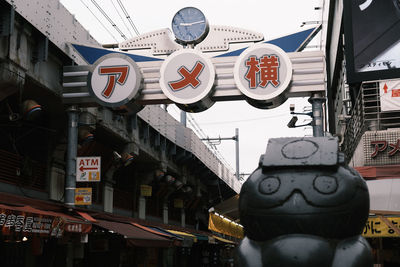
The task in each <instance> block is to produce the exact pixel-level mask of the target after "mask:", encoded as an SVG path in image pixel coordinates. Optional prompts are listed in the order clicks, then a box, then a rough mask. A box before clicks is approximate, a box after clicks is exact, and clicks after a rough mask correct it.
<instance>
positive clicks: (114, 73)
mask: <svg viewBox="0 0 400 267" xmlns="http://www.w3.org/2000/svg"><path fill="white" fill-rule="evenodd" d="M141 79H142V75H141V73H140V71H139V68H138V66H137V65H136V63H135V61H133V60H132V59H131V58H130V57H128V56H126V55H123V54H118V53H112V54H108V55H105V56H103V57H101V58H99V59H98V60H97V61H96V62H95V63H94V64H93V65H92V68H91V71H90V73H89V75H88V88H89V92H90V93H91V95H92V96H94V97H95V99H96V101H97V102H99V103H100V104H101V105H103V106H108V107H119V106H122V105H124V104H126V103H128V102H129V101H130V100H131V99H133V98H136V97H137V96H138V94H139V89H140V83H141Z"/></svg>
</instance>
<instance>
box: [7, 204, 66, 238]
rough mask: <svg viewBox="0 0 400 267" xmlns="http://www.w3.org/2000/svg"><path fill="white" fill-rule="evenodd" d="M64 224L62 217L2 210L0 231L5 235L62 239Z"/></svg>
mask: <svg viewBox="0 0 400 267" xmlns="http://www.w3.org/2000/svg"><path fill="white" fill-rule="evenodd" d="M64 223H65V222H64V220H63V219H62V218H60V217H52V216H44V215H39V214H32V213H26V212H22V211H13V210H6V209H2V210H0V229H1V233H2V234H3V235H10V234H12V233H20V234H22V235H29V234H41V235H46V236H54V237H60V236H62V234H63V229H64Z"/></svg>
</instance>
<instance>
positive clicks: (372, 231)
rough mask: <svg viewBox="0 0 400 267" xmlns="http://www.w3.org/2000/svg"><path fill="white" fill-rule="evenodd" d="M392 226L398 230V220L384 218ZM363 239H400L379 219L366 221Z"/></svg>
mask: <svg viewBox="0 0 400 267" xmlns="http://www.w3.org/2000/svg"><path fill="white" fill-rule="evenodd" d="M386 219H387V220H388V221H389V222H390V223H391V224H392V225H393V226H395V227H397V228H399V225H400V218H398V217H387V218H386ZM362 235H363V236H364V237H400V235H399V234H398V233H396V231H395V230H393V229H392V228H391V227H389V226H388V225H387V224H386V223H385V222H384V221H383V220H382V219H380V218H368V221H367V223H366V225H365V227H364V231H363V233H362Z"/></svg>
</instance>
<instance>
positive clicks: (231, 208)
mask: <svg viewBox="0 0 400 267" xmlns="http://www.w3.org/2000/svg"><path fill="white" fill-rule="evenodd" d="M214 212H217V213H218V214H220V215H222V216H224V217H227V218H229V219H230V220H232V221H235V222H238V221H239V195H235V196H233V197H231V198H228V199H227V200H225V201H223V202H221V203H219V204H218V205H216V206H214Z"/></svg>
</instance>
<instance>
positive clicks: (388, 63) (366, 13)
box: [344, 0, 400, 84]
mask: <svg viewBox="0 0 400 267" xmlns="http://www.w3.org/2000/svg"><path fill="white" fill-rule="evenodd" d="M344 23H345V24H344V27H345V28H344V32H345V47H346V69H347V81H348V83H350V84H351V83H356V82H362V81H368V80H378V79H388V78H398V77H400V57H399V55H400V3H399V1H395V0H379V1H378V0H352V1H344Z"/></svg>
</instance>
